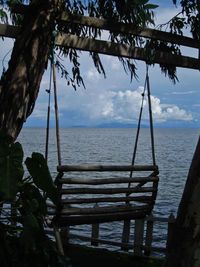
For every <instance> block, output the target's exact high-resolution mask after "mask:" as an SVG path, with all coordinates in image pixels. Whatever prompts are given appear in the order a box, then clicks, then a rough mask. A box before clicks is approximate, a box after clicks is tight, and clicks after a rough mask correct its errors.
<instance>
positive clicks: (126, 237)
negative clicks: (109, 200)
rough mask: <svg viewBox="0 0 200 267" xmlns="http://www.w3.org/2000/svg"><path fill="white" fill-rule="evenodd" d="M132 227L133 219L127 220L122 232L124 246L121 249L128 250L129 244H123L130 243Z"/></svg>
mask: <svg viewBox="0 0 200 267" xmlns="http://www.w3.org/2000/svg"><path fill="white" fill-rule="evenodd" d="M130 227H131V221H130V220H125V221H124V225H123V232H122V246H121V250H124V251H128V248H127V246H126V245H125V246H124V245H123V244H127V243H129V239H130Z"/></svg>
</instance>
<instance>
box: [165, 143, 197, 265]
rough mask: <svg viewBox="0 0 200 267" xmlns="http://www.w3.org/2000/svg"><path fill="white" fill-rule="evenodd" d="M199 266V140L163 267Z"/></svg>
mask: <svg viewBox="0 0 200 267" xmlns="http://www.w3.org/2000/svg"><path fill="white" fill-rule="evenodd" d="M199 266H200V139H199V142H198V144H197V147H196V151H195V154H194V157H193V160H192V163H191V166H190V170H189V174H188V178H187V182H186V185H185V189H184V192H183V196H182V200H181V202H180V205H179V209H178V214H177V218H176V222H175V225H174V228H173V230H172V233H171V236H169V240H168V254H167V259H166V263H165V267H199Z"/></svg>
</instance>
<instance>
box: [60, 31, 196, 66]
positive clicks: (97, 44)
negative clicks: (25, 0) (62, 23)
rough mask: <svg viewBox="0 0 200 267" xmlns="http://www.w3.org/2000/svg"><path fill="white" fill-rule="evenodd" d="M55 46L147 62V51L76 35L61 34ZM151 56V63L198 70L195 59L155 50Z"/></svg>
mask: <svg viewBox="0 0 200 267" xmlns="http://www.w3.org/2000/svg"><path fill="white" fill-rule="evenodd" d="M56 44H57V45H58V46H62V47H66V48H75V49H78V50H82V51H90V52H95V53H101V54H105V55H111V56H120V57H125V58H132V59H136V60H142V61H148V49H146V48H140V47H132V46H129V45H125V44H117V43H113V42H107V41H100V40H93V39H91V38H83V37H78V36H76V35H69V34H61V33H59V34H58V36H57V41H56ZM151 54H152V62H153V63H157V64H169V65H173V66H176V67H182V68H190V69H200V61H199V59H196V58H192V57H186V56H179V55H173V54H171V53H167V52H160V51H157V50H155V49H152V50H151Z"/></svg>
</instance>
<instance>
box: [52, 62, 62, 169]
mask: <svg viewBox="0 0 200 267" xmlns="http://www.w3.org/2000/svg"><path fill="white" fill-rule="evenodd" d="M53 84H54V101H55V116H56V140H57V154H58V165H59V166H60V165H61V150H60V132H59V129H60V128H59V118H58V104H57V87H56V67H55V64H54V63H53Z"/></svg>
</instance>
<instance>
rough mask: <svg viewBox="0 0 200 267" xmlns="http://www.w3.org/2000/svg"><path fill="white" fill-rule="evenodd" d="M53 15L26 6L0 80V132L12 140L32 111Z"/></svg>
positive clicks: (43, 65) (47, 51) (41, 8)
mask: <svg viewBox="0 0 200 267" xmlns="http://www.w3.org/2000/svg"><path fill="white" fill-rule="evenodd" d="M46 2H47V3H48V1H46ZM53 15H55V13H54V12H53V10H52V9H51V8H50V7H48V8H47V5H46V7H39V8H38V7H35V8H34V7H33V6H32V7H30V9H29V11H28V12H26V14H25V18H24V21H23V25H22V31H21V33H20V34H19V36H18V37H17V39H16V41H15V44H14V48H13V52H12V55H11V60H10V62H9V67H8V70H7V71H6V72H5V73H4V74H3V75H2V78H1V82H0V130H3V131H4V132H5V133H7V134H9V135H11V136H12V137H13V138H14V139H16V138H17V136H18V134H19V132H20V130H21V128H22V126H23V123H24V121H26V118H27V117H28V116H29V115H30V114H31V113H32V111H33V108H34V105H35V101H36V98H37V95H38V91H39V87H40V82H41V79H42V76H43V73H44V71H45V68H46V67H47V62H48V57H49V55H50V53H51V46H52V30H53V28H54V24H53V23H54V19H53ZM52 21H53V23H52Z"/></svg>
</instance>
